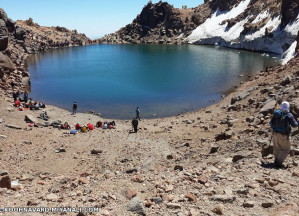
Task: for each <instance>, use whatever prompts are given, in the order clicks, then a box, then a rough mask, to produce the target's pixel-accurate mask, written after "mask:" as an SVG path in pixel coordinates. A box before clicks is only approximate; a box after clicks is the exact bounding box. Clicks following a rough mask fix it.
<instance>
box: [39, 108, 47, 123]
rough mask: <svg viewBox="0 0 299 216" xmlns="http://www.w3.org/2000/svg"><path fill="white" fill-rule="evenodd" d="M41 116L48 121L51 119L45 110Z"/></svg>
mask: <svg viewBox="0 0 299 216" xmlns="http://www.w3.org/2000/svg"><path fill="white" fill-rule="evenodd" d="M40 117H41V119H43V120H45V121H48V120H49V116H48V114H47V112H46V111H45V110H43V111H42V112H41V113H40Z"/></svg>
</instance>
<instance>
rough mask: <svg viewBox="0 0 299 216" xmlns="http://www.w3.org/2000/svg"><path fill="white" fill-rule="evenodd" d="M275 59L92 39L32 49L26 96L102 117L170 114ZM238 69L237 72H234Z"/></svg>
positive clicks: (206, 99) (213, 97)
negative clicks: (98, 42) (86, 43)
mask: <svg viewBox="0 0 299 216" xmlns="http://www.w3.org/2000/svg"><path fill="white" fill-rule="evenodd" d="M275 64H277V63H276V62H275V61H274V59H273V58H268V57H265V56H261V54H258V53H252V52H246V51H239V50H231V49H224V48H215V47H209V46H190V45H189V46H188V45H183V46H165V45H94V46H85V47H72V48H63V49H55V50H50V51H47V52H45V53H40V54H36V55H32V56H31V57H30V58H29V61H28V65H29V71H30V74H31V83H32V92H31V96H32V97H33V98H36V99H37V100H42V101H45V102H46V103H51V104H54V105H57V106H59V107H63V108H66V109H69V110H70V109H71V105H72V103H73V102H74V101H77V102H78V104H79V105H78V110H79V111H81V112H86V111H89V110H94V111H95V112H97V113H101V114H102V115H103V116H105V117H111V118H131V117H133V116H134V115H135V108H136V106H139V107H141V110H142V116H143V117H154V115H153V114H156V115H157V116H170V115H175V114H178V113H181V112H185V111H186V110H194V109H198V108H199V107H203V106H207V105H209V104H211V103H213V102H215V101H218V100H219V99H220V98H221V97H220V96H221V95H222V94H223V93H224V92H225V91H227V90H228V89H230V88H231V87H232V86H234V85H236V84H238V83H239V82H240V81H243V80H245V79H246V78H247V77H248V76H249V75H253V73H255V72H257V71H260V70H262V69H264V68H265V67H267V66H270V65H275ZM239 74H242V75H243V77H239Z"/></svg>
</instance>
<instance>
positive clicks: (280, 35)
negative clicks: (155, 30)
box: [186, 0, 299, 61]
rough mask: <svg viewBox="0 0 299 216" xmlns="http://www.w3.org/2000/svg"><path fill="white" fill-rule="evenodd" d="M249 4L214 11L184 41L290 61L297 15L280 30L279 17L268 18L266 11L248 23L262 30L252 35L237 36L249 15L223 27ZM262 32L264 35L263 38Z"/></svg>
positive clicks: (297, 21)
mask: <svg viewBox="0 0 299 216" xmlns="http://www.w3.org/2000/svg"><path fill="white" fill-rule="evenodd" d="M249 3H250V0H244V1H242V2H240V4H239V5H236V6H235V7H234V8H232V9H231V10H230V11H225V12H220V11H219V10H217V11H216V12H214V14H213V15H212V16H211V17H210V18H208V19H207V20H206V21H205V22H204V23H203V24H201V25H200V26H198V27H197V28H196V29H195V30H194V31H193V32H192V34H190V35H189V37H187V39H186V41H187V42H188V43H190V44H212V45H213V44H217V45H220V46H225V47H231V48H238V49H246V50H251V51H262V52H272V53H276V54H280V55H282V57H284V58H285V59H286V61H288V60H290V59H291V57H292V56H293V55H294V54H293V53H294V52H293V51H292V50H295V48H294V42H295V40H296V36H297V34H298V31H299V15H298V17H297V19H295V21H294V22H292V23H289V24H288V25H287V26H286V27H285V28H284V29H283V30H281V29H280V25H281V16H277V17H272V16H271V13H270V12H269V11H268V10H265V11H261V12H260V14H259V15H258V16H257V17H256V18H255V19H254V20H253V21H252V22H251V23H252V24H259V22H260V23H261V25H262V26H261V27H260V28H259V29H258V30H257V31H256V32H248V33H247V34H246V35H241V32H242V31H243V30H244V25H245V24H246V23H248V22H249V20H250V18H251V16H252V15H248V16H247V17H245V18H243V20H241V21H239V22H237V23H236V24H235V25H233V26H232V27H231V28H228V27H227V26H228V22H226V21H227V20H229V19H232V18H236V17H237V16H239V15H240V14H242V13H243V12H244V11H245V10H246V9H247V7H248V6H249ZM266 29H267V32H268V35H266ZM291 45H292V46H291ZM290 53H292V54H290Z"/></svg>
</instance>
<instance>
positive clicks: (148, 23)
mask: <svg viewBox="0 0 299 216" xmlns="http://www.w3.org/2000/svg"><path fill="white" fill-rule="evenodd" d="M136 22H137V23H139V24H140V25H141V26H142V28H149V29H151V28H155V27H157V25H159V24H160V25H165V27H166V28H180V27H182V26H181V25H180V24H182V20H180V19H179V18H178V13H177V12H176V11H175V9H174V8H173V6H171V5H170V4H168V3H167V2H161V1H160V2H159V3H157V4H152V3H148V4H147V5H146V6H145V7H144V8H143V9H142V12H141V13H140V15H138V16H137V18H136Z"/></svg>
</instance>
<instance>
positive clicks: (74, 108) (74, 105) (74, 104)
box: [73, 102, 78, 115]
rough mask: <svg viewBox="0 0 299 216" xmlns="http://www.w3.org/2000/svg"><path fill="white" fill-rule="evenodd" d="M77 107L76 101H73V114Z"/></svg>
mask: <svg viewBox="0 0 299 216" xmlns="http://www.w3.org/2000/svg"><path fill="white" fill-rule="evenodd" d="M77 107H78V105H77V103H76V102H74V103H73V115H75V114H76V113H77Z"/></svg>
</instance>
